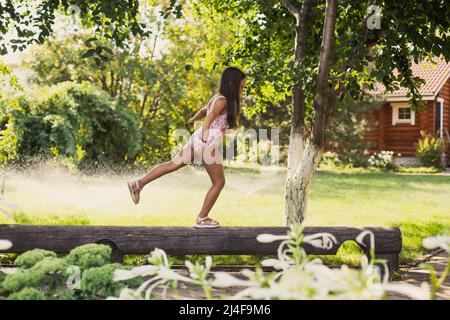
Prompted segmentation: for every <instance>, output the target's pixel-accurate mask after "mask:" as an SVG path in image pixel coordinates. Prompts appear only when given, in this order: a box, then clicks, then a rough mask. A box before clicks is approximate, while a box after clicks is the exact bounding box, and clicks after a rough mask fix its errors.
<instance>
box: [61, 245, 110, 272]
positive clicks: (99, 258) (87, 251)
mask: <svg viewBox="0 0 450 320" xmlns="http://www.w3.org/2000/svg"><path fill="white" fill-rule="evenodd" d="M110 257H111V248H110V247H109V246H107V245H105V244H95V243H89V244H85V245H83V246H79V247H77V248H75V249H73V250H72V251H70V253H69V254H68V255H67V257H66V262H67V263H68V264H69V265H76V266H78V267H80V269H81V270H86V269H89V268H94V267H101V266H103V265H105V264H107V263H108V262H109V260H110Z"/></svg>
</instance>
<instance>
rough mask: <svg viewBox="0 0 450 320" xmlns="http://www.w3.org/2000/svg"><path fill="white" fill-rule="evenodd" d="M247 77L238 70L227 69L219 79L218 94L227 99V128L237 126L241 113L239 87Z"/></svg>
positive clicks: (234, 68)
mask: <svg viewBox="0 0 450 320" xmlns="http://www.w3.org/2000/svg"><path fill="white" fill-rule="evenodd" d="M246 77H247V76H246V74H245V73H244V72H242V71H241V70H240V69H239V68H236V67H227V68H226V69H225V70H224V71H223V72H222V76H221V77H220V87H219V93H220V94H221V95H223V96H224V97H225V98H226V99H227V122H228V126H229V128H236V127H237V126H238V124H239V114H240V112H241V99H240V98H241V97H240V86H241V81H242V80H243V79H245V78H246Z"/></svg>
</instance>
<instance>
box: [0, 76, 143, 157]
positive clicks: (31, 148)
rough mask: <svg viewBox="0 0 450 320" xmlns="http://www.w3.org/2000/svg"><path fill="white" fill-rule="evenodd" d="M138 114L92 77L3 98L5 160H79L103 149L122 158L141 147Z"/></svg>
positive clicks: (1, 152) (0, 121)
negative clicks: (95, 84)
mask: <svg viewBox="0 0 450 320" xmlns="http://www.w3.org/2000/svg"><path fill="white" fill-rule="evenodd" d="M139 124H140V120H139V118H138V116H137V115H136V114H135V113H134V112H133V111H132V110H131V109H130V108H128V106H126V105H123V104H122V103H121V102H120V101H118V100H114V99H112V98H111V97H110V96H109V95H108V94H107V93H106V92H104V91H102V90H101V89H100V88H98V87H96V86H94V85H92V84H90V83H88V82H83V83H81V84H78V83H73V82H61V83H58V84H57V85H53V86H50V87H42V88H40V89H39V90H36V92H33V94H30V95H25V94H24V95H21V96H18V97H16V96H12V97H10V98H8V99H2V100H0V137H2V139H0V162H2V163H8V162H13V161H15V162H18V161H26V160H27V159H28V158H33V157H41V158H43V159H48V158H52V157H57V158H68V159H70V160H71V161H73V162H74V163H75V164H77V165H78V164H80V163H81V162H82V161H83V163H85V162H88V163H89V162H95V161H98V160H99V158H101V157H102V156H104V155H108V157H109V158H110V159H111V161H115V162H123V161H125V160H127V159H130V158H133V157H135V156H136V155H137V154H138V153H139V152H140V151H141V149H142V129H141V128H140V127H139Z"/></svg>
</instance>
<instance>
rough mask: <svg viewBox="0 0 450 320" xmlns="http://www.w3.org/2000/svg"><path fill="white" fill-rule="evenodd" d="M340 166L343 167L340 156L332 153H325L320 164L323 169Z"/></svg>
mask: <svg viewBox="0 0 450 320" xmlns="http://www.w3.org/2000/svg"><path fill="white" fill-rule="evenodd" d="M340 165H342V162H341V161H340V160H339V156H338V155H337V153H335V152H332V151H327V152H324V153H323V154H322V158H321V159H320V162H319V167H321V168H336V167H339V166H340Z"/></svg>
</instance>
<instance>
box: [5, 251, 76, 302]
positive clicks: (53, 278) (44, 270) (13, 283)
mask: <svg viewBox="0 0 450 320" xmlns="http://www.w3.org/2000/svg"><path fill="white" fill-rule="evenodd" d="M66 269H67V264H66V262H65V261H64V259H60V258H54V257H47V258H44V259H43V260H41V261H39V262H37V263H36V264H35V265H34V266H32V267H31V268H29V269H23V270H19V271H18V272H17V273H14V274H10V275H8V276H6V278H5V281H4V282H3V289H4V290H5V291H6V292H8V293H14V292H19V291H21V290H22V289H24V288H27V287H45V288H46V289H47V290H53V289H55V288H57V287H58V286H59V285H60V284H61V283H62V282H63V281H64V278H65V277H66V276H67V273H66Z"/></svg>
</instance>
